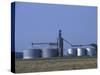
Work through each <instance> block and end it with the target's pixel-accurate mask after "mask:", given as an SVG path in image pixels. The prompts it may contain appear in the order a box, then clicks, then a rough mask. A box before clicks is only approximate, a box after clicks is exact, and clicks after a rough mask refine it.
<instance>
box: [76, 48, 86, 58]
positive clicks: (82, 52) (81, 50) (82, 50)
mask: <svg viewBox="0 0 100 75" xmlns="http://www.w3.org/2000/svg"><path fill="white" fill-rule="evenodd" d="M86 55H87V50H86V49H85V48H77V56H86Z"/></svg>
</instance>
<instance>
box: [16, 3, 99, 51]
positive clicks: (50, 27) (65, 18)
mask: <svg viewBox="0 0 100 75" xmlns="http://www.w3.org/2000/svg"><path fill="white" fill-rule="evenodd" d="M15 9H16V12H15V13H16V14H15V49H16V51H20V52H21V51H23V50H24V49H28V48H30V47H31V43H32V42H56V39H57V37H58V30H59V29H61V30H62V33H63V34H62V35H63V37H64V38H65V39H67V40H69V41H70V42H71V43H72V44H90V43H94V42H96V40H97V8H96V7H90V6H74V5H58V4H41V3H23V2H16V8H15ZM67 46H68V45H67V44H66V45H65V46H64V47H65V48H68V47H67Z"/></svg>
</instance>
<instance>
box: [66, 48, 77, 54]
mask: <svg viewBox="0 0 100 75" xmlns="http://www.w3.org/2000/svg"><path fill="white" fill-rule="evenodd" d="M68 55H69V56H77V48H69V49H68Z"/></svg>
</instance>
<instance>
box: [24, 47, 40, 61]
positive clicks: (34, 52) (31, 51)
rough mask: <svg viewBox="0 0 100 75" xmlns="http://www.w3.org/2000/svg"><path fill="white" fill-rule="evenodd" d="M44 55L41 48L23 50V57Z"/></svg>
mask: <svg viewBox="0 0 100 75" xmlns="http://www.w3.org/2000/svg"><path fill="white" fill-rule="evenodd" d="M41 55H42V52H41V49H26V50H24V51H23V59H35V58H40V57H41Z"/></svg>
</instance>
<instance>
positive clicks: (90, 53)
mask: <svg viewBox="0 0 100 75" xmlns="http://www.w3.org/2000/svg"><path fill="white" fill-rule="evenodd" d="M86 50H87V55H88V56H95V55H96V50H95V49H94V48H86Z"/></svg>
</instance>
